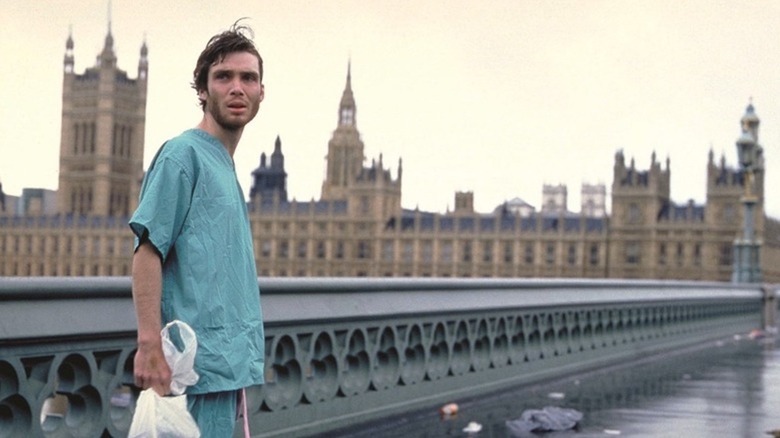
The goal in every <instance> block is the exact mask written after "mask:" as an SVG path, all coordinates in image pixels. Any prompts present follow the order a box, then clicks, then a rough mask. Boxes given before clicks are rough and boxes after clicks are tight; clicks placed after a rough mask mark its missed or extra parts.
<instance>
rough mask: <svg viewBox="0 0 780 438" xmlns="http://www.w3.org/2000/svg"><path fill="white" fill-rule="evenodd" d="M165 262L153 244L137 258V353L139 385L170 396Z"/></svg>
mask: <svg viewBox="0 0 780 438" xmlns="http://www.w3.org/2000/svg"><path fill="white" fill-rule="evenodd" d="M161 299H162V262H161V261H160V256H159V255H158V253H157V250H156V249H155V248H154V246H152V244H151V243H149V242H148V241H147V242H144V243H142V244H141V245H140V246H139V247H138V249H137V250H136V252H135V255H133V303H134V304H135V314H136V319H137V321H138V350H137V351H136V353H135V361H134V377H135V384H136V385H137V386H139V387H140V388H142V389H147V388H154V390H155V391H156V392H157V393H158V394H160V395H166V394H168V393H169V392H170V387H171V369H170V368H169V367H168V363H167V362H166V361H165V356H164V355H163V351H162V337H161V336H160V330H162V316H161V313H160V312H161V311H160V303H161Z"/></svg>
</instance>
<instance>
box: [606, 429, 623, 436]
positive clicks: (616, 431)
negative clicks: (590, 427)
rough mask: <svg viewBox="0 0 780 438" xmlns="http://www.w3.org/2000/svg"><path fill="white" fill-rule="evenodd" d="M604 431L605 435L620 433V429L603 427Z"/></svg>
mask: <svg viewBox="0 0 780 438" xmlns="http://www.w3.org/2000/svg"><path fill="white" fill-rule="evenodd" d="M604 433H605V434H607V435H620V431H619V430H616V429H604Z"/></svg>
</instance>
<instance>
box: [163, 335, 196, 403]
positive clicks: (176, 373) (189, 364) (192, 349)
mask: <svg viewBox="0 0 780 438" xmlns="http://www.w3.org/2000/svg"><path fill="white" fill-rule="evenodd" d="M174 325H175V326H177V327H178V328H179V338H181V341H182V344H184V350H182V351H179V349H178V348H177V347H176V344H174V343H173V341H172V340H171V334H170V328H171V327H172V326H174ZM160 334H161V335H162V349H163V354H164V355H165V361H166V362H168V366H169V367H171V394H173V395H181V394H184V391H185V390H186V389H187V387H188V386H192V385H194V384H196V383H197V382H198V373H196V372H195V370H194V369H193V367H194V365H195V353H196V352H197V351H198V340H197V339H196V338H195V331H193V330H192V327H190V326H189V325H187V323H185V322H181V321H178V320H177V321H171V322H169V323H168V324H167V325H166V326H165V327H164V328H163V329H162V331H161V332H160Z"/></svg>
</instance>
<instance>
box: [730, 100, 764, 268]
mask: <svg viewBox="0 0 780 438" xmlns="http://www.w3.org/2000/svg"><path fill="white" fill-rule="evenodd" d="M752 109H753V105H750V106H749V107H748V114H746V115H745V117H744V118H743V120H742V122H743V123H742V136H740V137H739V139H737V155H738V157H739V165H740V167H741V168H742V175H743V183H744V187H745V193H744V194H743V195H742V198H741V202H742V205H743V206H744V213H745V214H744V218H743V223H742V237H741V238H737V239H736V240H735V241H734V269H733V272H732V274H731V281H732V282H734V283H757V282H760V281H761V264H760V260H759V246H760V244H759V243H758V241H757V240H756V236H755V229H754V224H755V220H754V218H753V211H754V207H755V206H756V204H757V203H758V196H756V194H754V193H753V180H754V171H755V166H756V165H757V164H758V160H759V157H758V154H759V151H758V150H759V148H760V146H758V145H757V144H756V138H755V135H756V132H755V129H751V128H753V127H754V126H755V125H754V126H751V125H753V124H752V123H751V122H753V121H754V120H753V119H752V118H755V122H756V125H757V121H758V119H757V118H756V117H755V114H754V113H753V111H752ZM750 116H752V118H751V117H750ZM756 127H757V126H756Z"/></svg>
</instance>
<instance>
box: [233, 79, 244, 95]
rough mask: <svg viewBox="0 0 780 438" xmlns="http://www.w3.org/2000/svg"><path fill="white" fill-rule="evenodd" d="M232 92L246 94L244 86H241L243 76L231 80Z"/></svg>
mask: <svg viewBox="0 0 780 438" xmlns="http://www.w3.org/2000/svg"><path fill="white" fill-rule="evenodd" d="M230 94H244V88H243V87H242V86H241V78H236V79H233V81H231V82H230Z"/></svg>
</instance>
